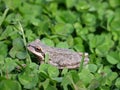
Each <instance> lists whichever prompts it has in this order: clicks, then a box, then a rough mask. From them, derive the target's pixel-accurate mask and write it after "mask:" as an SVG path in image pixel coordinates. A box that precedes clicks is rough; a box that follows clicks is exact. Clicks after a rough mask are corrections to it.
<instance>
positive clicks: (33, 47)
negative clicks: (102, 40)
mask: <svg viewBox="0 0 120 90" xmlns="http://www.w3.org/2000/svg"><path fill="white" fill-rule="evenodd" d="M27 49H28V51H29V52H31V53H33V54H34V55H36V56H37V57H38V61H39V62H40V64H42V63H45V56H46V55H48V57H49V58H48V59H49V60H48V62H47V63H48V64H51V65H53V66H56V67H57V68H59V69H64V68H68V69H76V68H79V67H80V63H81V61H82V59H83V60H84V62H83V65H87V64H88V62H89V55H88V53H86V52H85V53H82V52H76V51H74V50H71V49H65V48H57V47H51V46H49V45H45V44H44V43H43V42H42V41H41V40H40V39H36V40H35V41H32V42H30V43H29V44H28V45H27ZM83 55H84V58H83Z"/></svg>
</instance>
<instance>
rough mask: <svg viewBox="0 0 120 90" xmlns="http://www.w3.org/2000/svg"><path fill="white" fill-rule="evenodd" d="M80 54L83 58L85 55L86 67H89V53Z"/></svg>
mask: <svg viewBox="0 0 120 90" xmlns="http://www.w3.org/2000/svg"><path fill="white" fill-rule="evenodd" d="M78 54H79V55H80V56H81V57H82V58H83V55H85V56H84V65H87V64H88V62H89V55H88V53H81V52H79V53H78Z"/></svg>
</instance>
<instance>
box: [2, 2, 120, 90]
mask: <svg viewBox="0 0 120 90" xmlns="http://www.w3.org/2000/svg"><path fill="white" fill-rule="evenodd" d="M119 23H120V1H119V0H0V90H27V89H28V90H58V89H59V90H119V89H120V73H119V70H120V25H119ZM36 38H39V39H40V40H41V41H42V42H43V43H45V44H46V45H49V46H53V47H59V48H70V49H71V50H75V51H77V52H88V53H89V58H90V61H89V64H88V65H86V66H83V67H81V69H80V70H77V69H73V70H68V69H67V68H64V69H63V70H59V69H58V68H56V67H54V66H52V65H49V64H46V63H44V64H40V65H39V64H38V63H37V62H38V60H37V58H35V57H34V56H33V55H31V54H29V53H28V51H27V49H26V45H27V42H31V41H33V40H35V39H36ZM45 56H46V57H45V62H47V61H48V59H49V55H47V54H46V55H45Z"/></svg>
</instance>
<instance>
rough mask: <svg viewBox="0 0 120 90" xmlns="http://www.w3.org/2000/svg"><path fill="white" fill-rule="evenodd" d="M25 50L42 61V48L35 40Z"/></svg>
mask: <svg viewBox="0 0 120 90" xmlns="http://www.w3.org/2000/svg"><path fill="white" fill-rule="evenodd" d="M27 49H28V50H29V51H30V52H32V53H33V54H35V55H36V56H38V57H39V58H40V59H41V60H44V56H45V53H44V52H43V50H42V46H41V44H40V40H39V39H37V40H35V41H33V42H31V43H29V44H28V45H27Z"/></svg>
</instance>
